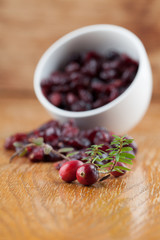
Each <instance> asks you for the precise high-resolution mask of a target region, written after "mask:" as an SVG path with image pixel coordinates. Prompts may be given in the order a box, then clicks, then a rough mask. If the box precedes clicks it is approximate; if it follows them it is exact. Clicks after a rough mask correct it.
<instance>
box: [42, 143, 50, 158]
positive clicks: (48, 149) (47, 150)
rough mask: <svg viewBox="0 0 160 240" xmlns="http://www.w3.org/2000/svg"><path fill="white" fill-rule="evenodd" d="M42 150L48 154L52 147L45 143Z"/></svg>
mask: <svg viewBox="0 0 160 240" xmlns="http://www.w3.org/2000/svg"><path fill="white" fill-rule="evenodd" d="M43 151H44V154H46V155H48V154H50V152H51V151H52V147H51V146H50V145H48V144H46V145H45V147H44V149H43Z"/></svg>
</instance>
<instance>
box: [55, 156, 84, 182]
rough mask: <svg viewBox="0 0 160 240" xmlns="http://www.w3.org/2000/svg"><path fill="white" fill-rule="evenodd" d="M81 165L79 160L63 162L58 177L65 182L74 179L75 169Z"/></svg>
mask: <svg viewBox="0 0 160 240" xmlns="http://www.w3.org/2000/svg"><path fill="white" fill-rule="evenodd" d="M81 165H83V163H82V162H81V161H79V160H71V161H68V162H66V163H64V164H63V165H62V167H61V168H60V170H59V175H60V177H61V178H62V179H63V180H64V181H65V182H72V181H74V180H76V171H77V169H78V167H80V166H81Z"/></svg>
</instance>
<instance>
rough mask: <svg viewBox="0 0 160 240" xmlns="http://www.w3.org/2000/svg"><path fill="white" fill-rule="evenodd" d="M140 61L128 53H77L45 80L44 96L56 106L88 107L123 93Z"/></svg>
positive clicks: (80, 108) (98, 105)
mask: <svg viewBox="0 0 160 240" xmlns="http://www.w3.org/2000/svg"><path fill="white" fill-rule="evenodd" d="M137 70H138V63H137V62H136V61H135V60H133V59H131V58H130V57H129V56H127V55H126V54H119V53H117V52H114V51H108V52H107V53H106V55H105V56H102V55H100V54H98V53H96V52H87V53H86V54H77V55H74V56H72V57H71V59H70V60H69V61H68V63H67V64H66V65H65V66H64V67H63V68H62V69H61V70H59V71H54V72H53V73H52V74H51V75H50V76H49V77H48V78H45V79H43V80H42V82H41V88H42V92H43V94H44V96H45V97H46V98H47V99H48V101H50V102H51V103H52V104H53V105H55V106H56V107H59V108H61V109H65V110H68V111H87V110H91V109H95V108H98V107H101V106H103V105H105V104H107V103H109V102H111V101H113V100H114V99H115V98H117V97H118V96H119V95H120V94H122V93H123V92H124V91H125V90H126V89H127V88H128V86H129V85H130V84H131V83H132V81H133V79H134V77H135V75H136V73H137Z"/></svg>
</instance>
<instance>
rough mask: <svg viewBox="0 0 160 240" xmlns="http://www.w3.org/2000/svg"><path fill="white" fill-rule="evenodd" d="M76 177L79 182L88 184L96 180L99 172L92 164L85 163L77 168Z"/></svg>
mask: <svg viewBox="0 0 160 240" xmlns="http://www.w3.org/2000/svg"><path fill="white" fill-rule="evenodd" d="M76 177H77V180H78V182H79V183H81V184H83V185H86V186H89V185H92V184H94V183H95V182H97V180H98V177H99V174H98V171H97V168H96V167H95V166H94V165H93V164H90V163H86V164H83V165H82V166H80V167H79V168H78V169H77V173H76Z"/></svg>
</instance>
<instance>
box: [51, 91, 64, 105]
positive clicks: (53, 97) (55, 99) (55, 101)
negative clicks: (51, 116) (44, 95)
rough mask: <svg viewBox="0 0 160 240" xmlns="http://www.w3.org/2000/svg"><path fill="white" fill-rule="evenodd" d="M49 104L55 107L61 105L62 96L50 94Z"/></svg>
mask: <svg viewBox="0 0 160 240" xmlns="http://www.w3.org/2000/svg"><path fill="white" fill-rule="evenodd" d="M49 99H50V102H51V103H52V104H53V105H55V106H56V107H58V106H60V105H61V103H62V95H61V94H60V93H58V92H57V93H52V94H51V95H50V97H49Z"/></svg>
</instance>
